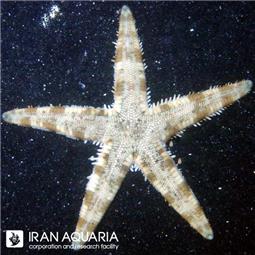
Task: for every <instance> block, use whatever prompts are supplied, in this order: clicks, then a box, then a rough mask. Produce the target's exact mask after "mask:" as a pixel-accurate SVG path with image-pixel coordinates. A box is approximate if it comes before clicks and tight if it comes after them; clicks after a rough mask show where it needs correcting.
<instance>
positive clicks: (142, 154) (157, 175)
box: [3, 6, 252, 248]
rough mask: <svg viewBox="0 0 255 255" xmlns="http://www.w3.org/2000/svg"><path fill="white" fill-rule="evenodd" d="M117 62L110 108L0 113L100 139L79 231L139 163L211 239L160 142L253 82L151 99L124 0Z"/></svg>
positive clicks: (93, 221)
mask: <svg viewBox="0 0 255 255" xmlns="http://www.w3.org/2000/svg"><path fill="white" fill-rule="evenodd" d="M114 62H115V64H114V104H113V107H112V108H109V109H108V108H94V107H80V106H62V107H53V106H49V107H35V108H32V107H29V108H24V109H14V110H12V111H9V112H6V113H4V114H3V118H4V120H5V121H7V122H9V123H14V124H17V125H20V126H27V127H32V128H37V129H43V130H47V131H52V132H56V133H58V134H62V135H65V136H68V137H71V138H74V139H81V140H84V141H85V140H90V141H95V142H99V143H100V144H101V148H100V149H99V153H98V158H97V159H96V162H95V166H94V168H93V172H92V174H91V176H90V177H89V182H88V184H87V186H86V194H85V197H84V199H83V201H82V206H81V209H80V215H79V220H78V223H77V226H76V232H77V233H80V234H83V235H85V234H86V235H89V234H90V233H92V232H93V231H94V229H95V228H96V226H97V225H98V223H99V222H100V221H101V219H102V217H103V215H104V214H105V212H106V210H107V208H108V207H109V205H110V203H111V202H112V200H113V199H114V197H115V195H116V193H117V191H118V189H119V187H120V185H121V183H122V181H123V179H124V178H125V176H126V174H127V172H128V170H129V168H130V166H131V165H132V164H136V165H137V166H138V167H139V168H140V169H141V171H142V173H143V174H144V176H145V177H146V178H147V179H148V180H149V181H150V183H151V184H152V185H153V186H154V187H155V189H156V190H158V191H159V192H160V193H161V195H162V196H163V197H164V198H165V200H166V201H167V203H168V204H169V205H170V206H172V207H173V208H174V209H175V210H176V211H177V212H178V213H179V214H180V215H181V216H182V217H183V218H184V219H185V220H186V221H187V222H188V223H189V224H190V225H191V226H192V227H193V228H194V229H195V230H197V231H198V232H199V233H200V234H201V235H202V236H203V237H205V238H207V239H212V238H213V232H212V229H211V227H210V224H209V222H208V220H207V218H206V216H205V214H204V212H203V209H202V208H201V206H200V205H199V202H198V200H197V199H196V197H195V195H194V193H193V192H192V190H191V189H190V187H189V186H188V185H187V183H186V181H185V179H184V177H183V176H182V174H181V172H180V171H179V170H178V168H177V166H176V164H175V163H174V161H173V159H172V158H171V157H170V156H169V153H168V152H167V150H166V148H165V144H166V142H168V141H169V140H170V139H171V138H172V137H175V136H176V135H178V134H179V133H180V132H182V131H183V130H184V129H185V128H187V127H189V126H191V125H196V124H198V125H199V122H200V121H202V120H205V119H210V117H211V116H213V115H215V114H217V113H220V112H221V111H222V109H224V108H225V107H226V106H228V105H230V104H232V103H233V102H234V101H236V100H238V99H239V98H241V97H242V96H244V95H246V94H247V93H248V92H249V91H250V89H251V87H252V82H251V81H249V80H243V81H241V82H235V83H232V84H226V85H223V86H221V87H217V86H216V87H213V88H210V89H208V90H206V91H203V92H199V93H191V94H189V95H187V96H183V97H174V98H173V99H169V100H165V101H161V103H157V104H153V105H150V104H149V103H148V95H147V88H146V80H145V73H144V64H143V61H142V49H141V45H140V42H139V39H138V35H137V31H136V27H135V21H134V18H133V16H132V14H131V11H130V10H129V8H128V7H127V6H123V8H122V10H121V15H120V24H119V32H118V40H117V43H116V55H115V60H114ZM82 244H83V241H82V240H77V241H75V242H74V245H75V247H76V248H79V247H80V245H82Z"/></svg>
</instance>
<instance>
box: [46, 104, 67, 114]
mask: <svg viewBox="0 0 255 255" xmlns="http://www.w3.org/2000/svg"><path fill="white" fill-rule="evenodd" d="M49 112H50V113H54V114H63V113H64V112H65V107H57V106H56V107H50V111H49Z"/></svg>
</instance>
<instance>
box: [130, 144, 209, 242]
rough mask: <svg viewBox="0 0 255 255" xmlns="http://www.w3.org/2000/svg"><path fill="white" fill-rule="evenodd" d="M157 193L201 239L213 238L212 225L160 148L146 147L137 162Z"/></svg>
mask: <svg viewBox="0 0 255 255" xmlns="http://www.w3.org/2000/svg"><path fill="white" fill-rule="evenodd" d="M135 162H136V164H137V165H138V166H139V168H140V169H141V171H142V172H143V174H144V175H145V177H147V179H148V180H149V181H150V183H151V184H152V185H153V186H154V187H155V189H156V190H157V191H159V192H160V193H161V195H162V196H163V197H164V198H165V200H166V201H167V202H168V204H169V205H171V206H172V207H173V208H174V209H175V210H176V211H177V212H178V213H179V214H180V215H181V216H182V217H183V218H184V219H185V220H186V221H187V222H188V223H189V224H190V225H191V227H193V228H194V229H195V230H196V231H198V232H199V233H200V234H201V235H202V236H203V237H204V238H207V239H212V238H213V232H212V229H211V226H210V224H209V222H208V220H207V218H206V216H205V214H204V212H203V209H202V208H201V206H200V204H199V202H198V200H197V199H196V197H195V195H194V193H193V192H192V190H191V189H190V187H189V186H188V184H187V183H186V181H185V179H184V177H183V176H182V174H181V172H180V171H179V170H178V169H177V167H176V165H175V163H174V161H173V160H172V158H171V157H170V156H169V155H168V153H167V151H166V150H165V148H164V147H163V145H161V144H158V145H157V146H148V147H147V148H146V149H144V151H143V152H139V154H138V156H137V158H136V160H135Z"/></svg>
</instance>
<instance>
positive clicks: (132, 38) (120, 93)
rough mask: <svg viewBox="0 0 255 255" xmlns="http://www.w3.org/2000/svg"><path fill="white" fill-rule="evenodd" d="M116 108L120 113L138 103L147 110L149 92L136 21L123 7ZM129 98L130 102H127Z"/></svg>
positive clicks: (115, 83)
mask: <svg viewBox="0 0 255 255" xmlns="http://www.w3.org/2000/svg"><path fill="white" fill-rule="evenodd" d="M113 89H114V108H115V109H116V110H117V111H118V112H120V111H121V109H122V108H124V107H131V106H132V104H131V103H132V102H133V103H134V102H136V104H137V105H139V107H141V108H142V109H145V108H147V92H146V81H145V72H144V64H143V61H142V50H141V46H140V43H139V39H138V35H137V31H136V27H135V20H134V18H133V16H132V13H131V11H130V9H129V8H128V7H127V6H123V8H122V10H121V15H120V23H119V31H118V40H117V43H116V53H115V60H114V87H113ZM127 98H128V100H127Z"/></svg>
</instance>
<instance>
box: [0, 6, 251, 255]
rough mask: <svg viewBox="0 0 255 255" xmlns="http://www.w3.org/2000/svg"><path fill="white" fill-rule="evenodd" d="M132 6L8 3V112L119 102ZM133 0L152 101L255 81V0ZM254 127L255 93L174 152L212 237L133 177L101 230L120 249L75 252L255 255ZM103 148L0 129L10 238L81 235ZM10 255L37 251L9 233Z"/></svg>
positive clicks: (4, 33)
mask: <svg viewBox="0 0 255 255" xmlns="http://www.w3.org/2000/svg"><path fill="white" fill-rule="evenodd" d="M54 4H57V5H58V6H59V8H60V12H61V13H62V15H60V16H58V17H57V18H56V19H54V20H51V22H50V23H49V25H48V27H47V28H44V27H43V26H42V23H41V18H42V17H43V15H44V14H45V13H49V10H50V8H51V6H52V5H54ZM124 4H125V3H124V2H107V3H101V2H95V3H92V2H82V3H80V2H57V3H54V2H16V3H15V2H3V3H2V8H1V11H2V20H1V25H2V27H1V38H2V41H1V42H2V49H1V50H2V77H1V79H2V112H4V111H6V110H10V109H13V108H16V107H20V108H21V107H27V106H28V105H33V106H44V105H49V104H53V105H58V104H61V105H92V106H102V105H103V104H111V103H112V101H113V96H112V94H111V92H110V91H111V87H112V85H113V66H112V62H111V58H112V57H113V55H114V45H113V44H112V42H113V41H115V40H116V31H117V28H118V17H119V14H118V13H117V11H118V10H119V9H120V8H121V7H122V5H124ZM127 4H128V5H129V7H130V8H131V10H132V12H133V14H134V16H135V18H136V22H137V28H138V31H139V35H140V38H141V40H142V42H143V45H144V52H145V54H144V56H145V58H146V63H147V65H148V69H147V70H146V76H147V83H148V86H150V88H151V91H152V101H157V100H159V99H160V98H166V97H169V96H172V95H173V94H175V93H180V94H182V95H184V94H187V93H188V92H189V91H199V90H205V89H207V88H209V86H211V85H219V84H224V83H226V82H234V81H237V80H241V79H251V80H253V82H254V81H255V79H254V78H255V68H254V65H255V12H254V9H255V8H254V7H255V4H254V3H252V2H224V3H222V2H214V3H205V2H197V3H191V2H158V3H156V2H137V3H133V2H128V3H127ZM81 83H83V84H85V86H84V85H82V84H81ZM254 123H255V116H254V88H253V91H252V92H251V93H250V94H249V95H248V96H246V97H245V98H243V99H241V100H240V102H236V103H235V104H234V105H233V106H231V107H230V108H229V109H227V110H226V111H224V113H223V114H222V115H221V116H217V117H214V118H213V120H212V121H209V122H206V123H204V124H203V125H202V126H201V127H199V128H195V127H192V128H189V129H188V130H187V131H186V132H185V133H184V135H183V137H182V138H181V139H179V138H178V139H175V141H174V148H173V152H174V153H176V154H177V155H178V157H181V158H182V161H183V164H182V165H181V169H182V171H183V174H184V176H185V177H186V179H187V181H188V183H189V185H190V186H191V188H192V189H193V191H194V193H195V194H196V196H197V197H198V199H199V201H200V202H201V205H202V206H203V208H204V210H205V213H206V215H207V216H208V219H209V221H210V222H211V225H212V227H213V230H214V234H215V238H214V240H212V241H208V240H205V239H203V238H202V237H201V236H200V235H199V234H197V233H196V232H195V231H194V230H193V229H192V228H191V227H189V225H188V224H187V223H186V222H185V221H184V220H183V219H182V218H181V217H180V216H179V215H177V213H176V212H175V211H174V210H173V209H172V208H169V207H168V206H167V204H166V203H165V202H164V199H163V198H162V197H161V196H160V194H159V193H157V192H156V191H155V190H154V189H153V188H152V187H151V186H150V184H149V183H148V182H144V178H143V176H142V174H141V173H140V172H137V173H132V172H130V173H129V174H128V176H127V177H126V179H125V181H124V183H123V185H122V187H121V189H120V191H119V193H118V195H117V196H116V198H115V200H114V202H113V203H112V205H111V207H110V208H109V210H108V211H107V213H106V214H105V217H104V218H103V220H102V221H101V223H100V224H99V226H98V228H97V230H99V231H108V232H112V231H115V232H116V234H117V236H118V238H119V240H120V243H119V245H120V246H119V249H118V252H117V253H116V252H115V251H108V252H106V251H103V250H99V251H82V252H76V254H80V253H84V254H161V255H165V254H243V255H248V254H254V250H255V247H254V238H255V235H254V225H255V220H254V218H255V213H254V211H255V203H254V194H255V188H254V179H255V156H254V153H255V135H254V134H255V125H254ZM96 150H97V148H96V146H94V145H84V144H83V142H81V141H75V140H71V139H68V138H66V137H64V136H59V135H56V134H53V133H47V132H43V131H39V130H33V129H29V128H21V127H18V126H15V125H8V124H5V123H2V231H4V230H8V229H21V230H24V231H25V234H27V233H28V231H38V232H43V231H46V232H49V231H53V232H55V231H59V232H64V231H69V232H72V231H74V229H75V224H76V221H77V218H78V213H79V209H80V205H81V201H82V198H83V195H84V189H85V186H86V183H87V179H86V176H88V175H90V173H91V170H92V166H91V164H90V162H89V160H88V158H89V157H90V156H91V155H94V154H95V153H96ZM189 154H192V155H189ZM38 253H40V254H41V253H45V254H62V253H64V252H63V251H61V250H58V251H49V250H47V251H45V252H38ZM2 254H37V253H36V252H35V251H33V250H28V244H27V243H25V248H23V249H19V250H17V249H16V250H15V249H14V250H13V249H9V250H8V249H6V248H5V233H4V232H2ZM65 254H75V252H73V251H68V252H66V253H65Z"/></svg>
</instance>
